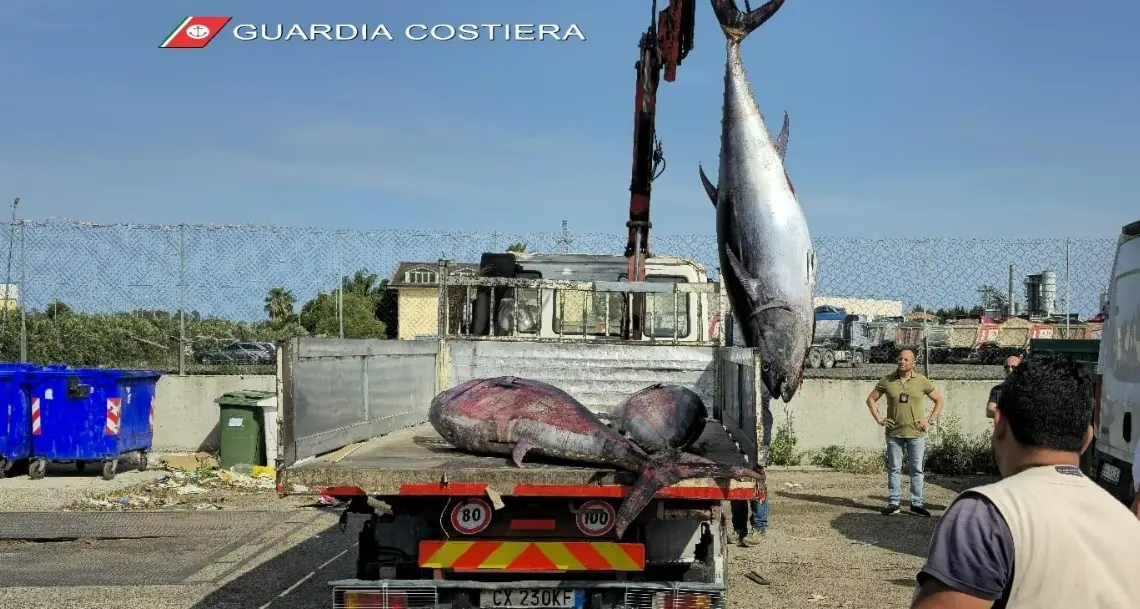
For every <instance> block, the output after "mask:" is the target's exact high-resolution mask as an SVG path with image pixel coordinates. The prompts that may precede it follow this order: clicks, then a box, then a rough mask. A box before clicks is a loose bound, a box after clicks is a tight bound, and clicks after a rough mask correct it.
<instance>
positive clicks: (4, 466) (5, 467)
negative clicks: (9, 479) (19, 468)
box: [0, 457, 12, 478]
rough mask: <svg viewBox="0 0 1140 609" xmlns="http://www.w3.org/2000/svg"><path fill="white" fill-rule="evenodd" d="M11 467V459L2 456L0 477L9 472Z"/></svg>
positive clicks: (0, 459)
mask: <svg viewBox="0 0 1140 609" xmlns="http://www.w3.org/2000/svg"><path fill="white" fill-rule="evenodd" d="M11 467H12V462H11V461H9V460H7V459H5V458H3V457H0V478H3V477H4V475H5V474H7V473H8V470H9V469H10V468H11Z"/></svg>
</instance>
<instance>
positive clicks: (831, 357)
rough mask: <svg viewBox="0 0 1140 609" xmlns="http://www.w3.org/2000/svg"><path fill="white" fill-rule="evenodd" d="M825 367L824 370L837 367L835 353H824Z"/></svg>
mask: <svg viewBox="0 0 1140 609" xmlns="http://www.w3.org/2000/svg"><path fill="white" fill-rule="evenodd" d="M823 367H824V368H834V367H835V353H832V352H831V351H830V350H828V351H824V352H823Z"/></svg>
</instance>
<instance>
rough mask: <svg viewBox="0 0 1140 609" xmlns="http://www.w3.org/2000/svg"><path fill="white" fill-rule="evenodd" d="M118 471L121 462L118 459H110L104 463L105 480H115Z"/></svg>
mask: <svg viewBox="0 0 1140 609" xmlns="http://www.w3.org/2000/svg"><path fill="white" fill-rule="evenodd" d="M118 469H119V460H118V459H110V460H108V461H104V462H103V479H104V480H113V479H114V478H115V472H116V471H118Z"/></svg>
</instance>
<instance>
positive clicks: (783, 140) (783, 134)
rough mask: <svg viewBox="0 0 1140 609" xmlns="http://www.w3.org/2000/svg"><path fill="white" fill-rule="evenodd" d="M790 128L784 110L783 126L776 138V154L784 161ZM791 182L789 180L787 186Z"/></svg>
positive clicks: (789, 122) (786, 113)
mask: <svg viewBox="0 0 1140 609" xmlns="http://www.w3.org/2000/svg"><path fill="white" fill-rule="evenodd" d="M790 126H791V121H790V120H789V119H788V111H787V110H784V124H783V125H781V126H780V135H779V136H777V137H776V154H778V155H780V160H781V161H783V160H784V155H786V154H787V153H788V128H789V127H790ZM790 183H791V181H790V180H789V184H790Z"/></svg>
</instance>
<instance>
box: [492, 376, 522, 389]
mask: <svg viewBox="0 0 1140 609" xmlns="http://www.w3.org/2000/svg"><path fill="white" fill-rule="evenodd" d="M518 380H519V379H518V377H517V376H500V377H498V378H495V379H492V381H491V383H492V384H493V385H494V386H495V387H514V386H515V385H518V384H519V382H518Z"/></svg>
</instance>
